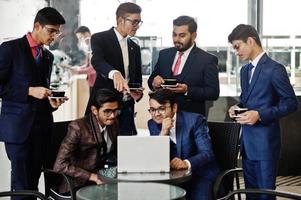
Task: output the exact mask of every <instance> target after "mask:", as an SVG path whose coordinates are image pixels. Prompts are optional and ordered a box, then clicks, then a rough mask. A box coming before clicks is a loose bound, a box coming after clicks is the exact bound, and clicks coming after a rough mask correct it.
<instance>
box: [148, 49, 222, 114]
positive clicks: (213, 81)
mask: <svg viewBox="0 0 301 200" xmlns="http://www.w3.org/2000/svg"><path fill="white" fill-rule="evenodd" d="M176 53H177V49H176V48H174V47H172V48H168V49H164V50H162V51H160V53H159V58H158V62H157V64H156V66H155V68H154V71H153V72H152V74H151V76H150V77H149V79H148V85H149V88H150V89H151V90H153V87H152V82H153V80H154V78H155V76H157V75H160V76H161V77H163V78H173V75H172V65H173V61H174V58H175V56H176ZM217 63H218V60H217V58H216V56H214V55H211V54H209V53H207V52H205V51H203V50H201V49H200V48H198V47H196V46H195V45H194V47H193V48H192V50H191V52H190V54H189V56H188V58H187V60H186V63H185V65H184V68H183V70H182V73H181V74H180V75H178V76H177V77H176V79H177V80H178V81H179V82H181V83H185V84H187V85H188V91H187V95H184V94H181V95H178V98H177V103H178V105H179V107H180V109H181V110H184V111H188V112H196V113H201V114H203V115H205V101H207V100H216V99H217V98H218V96H219V80H218V68H217Z"/></svg>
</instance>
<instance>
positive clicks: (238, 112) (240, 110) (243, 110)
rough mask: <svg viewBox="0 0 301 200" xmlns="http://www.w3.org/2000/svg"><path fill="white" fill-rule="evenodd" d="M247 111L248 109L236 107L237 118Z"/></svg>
mask: <svg viewBox="0 0 301 200" xmlns="http://www.w3.org/2000/svg"><path fill="white" fill-rule="evenodd" d="M247 110H248V108H240V107H235V108H234V113H235V116H237V115H240V114H242V113H244V112H246V111H247Z"/></svg>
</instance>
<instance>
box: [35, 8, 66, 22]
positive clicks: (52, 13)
mask: <svg viewBox="0 0 301 200" xmlns="http://www.w3.org/2000/svg"><path fill="white" fill-rule="evenodd" d="M36 22H39V23H40V24H42V25H47V24H49V25H61V24H65V22H66V21H65V19H64V17H63V16H62V15H61V14H60V13H59V12H58V11H57V10H56V9H54V8H52V7H45V8H42V9H41V10H39V11H38V13H37V15H36V17H35V19H34V23H36Z"/></svg>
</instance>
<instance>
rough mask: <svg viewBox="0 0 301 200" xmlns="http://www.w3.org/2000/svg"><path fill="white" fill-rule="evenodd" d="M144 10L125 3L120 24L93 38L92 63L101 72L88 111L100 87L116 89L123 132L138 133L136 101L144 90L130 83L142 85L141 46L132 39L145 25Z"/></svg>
mask: <svg viewBox="0 0 301 200" xmlns="http://www.w3.org/2000/svg"><path fill="white" fill-rule="evenodd" d="M140 13H141V8H140V7H139V6H138V5H137V4H134V3H130V2H126V3H122V4H120V5H119V6H118V8H117V11H116V21H117V26H116V27H112V28H111V29H110V30H107V31H103V32H99V33H95V34H93V35H92V37H91V48H92V59H91V63H92V65H93V67H94V68H95V70H96V72H97V78H96V81H95V84H94V86H93V88H92V91H91V96H90V99H89V103H88V106H87V109H86V113H88V112H90V107H91V102H92V100H93V98H94V95H95V93H96V91H97V90H98V89H100V88H109V89H112V90H113V89H116V90H117V91H119V92H120V96H121V98H122V97H123V102H122V109H121V113H120V116H119V117H118V119H119V125H120V134H121V135H136V134H137V131H136V126H135V122H134V113H135V112H134V104H135V100H136V101H138V100H139V99H141V98H142V95H143V93H142V91H141V90H135V91H133V90H130V89H129V86H128V83H138V84H139V85H142V72H141V53H140V47H139V46H138V45H137V44H136V43H135V42H134V41H133V40H131V39H130V37H132V36H134V35H135V34H136V31H137V30H138V29H139V27H140V26H141V25H142V21H141V15H140ZM123 94H124V95H123ZM129 94H130V95H129Z"/></svg>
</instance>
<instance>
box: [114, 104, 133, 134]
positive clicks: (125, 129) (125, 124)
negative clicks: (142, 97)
mask: <svg viewBox="0 0 301 200" xmlns="http://www.w3.org/2000/svg"><path fill="white" fill-rule="evenodd" d="M134 112H135V111H134V101H133V100H130V101H126V102H122V109H121V112H120V115H119V117H118V120H119V127H120V135H137V130H136V126H135V119H134V118H135V113H134Z"/></svg>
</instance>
